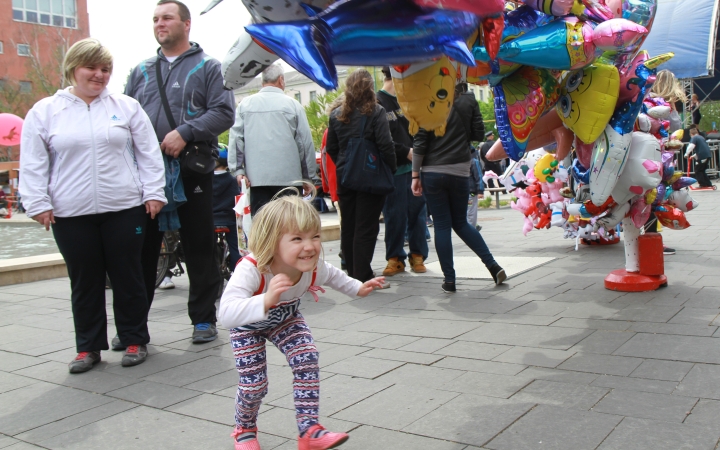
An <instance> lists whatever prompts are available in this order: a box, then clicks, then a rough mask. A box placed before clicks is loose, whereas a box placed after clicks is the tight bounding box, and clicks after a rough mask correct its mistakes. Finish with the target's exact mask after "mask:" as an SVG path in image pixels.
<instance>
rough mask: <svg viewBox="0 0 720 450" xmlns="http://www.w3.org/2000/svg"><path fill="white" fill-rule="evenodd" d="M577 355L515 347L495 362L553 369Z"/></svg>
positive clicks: (570, 351) (572, 352) (543, 349)
mask: <svg viewBox="0 0 720 450" xmlns="http://www.w3.org/2000/svg"><path fill="white" fill-rule="evenodd" d="M575 353H576V352H575V351H573V350H551V349H547V348H531V347H514V348H512V349H510V350H508V351H506V352H504V353H503V354H501V355H500V356H498V357H496V358H495V359H493V361H499V362H507V363H515V364H524V365H527V366H540V367H550V368H553V367H557V366H558V365H559V364H560V363H562V362H563V361H565V360H566V359H568V358H570V357H571V356H572V355H574V354H575Z"/></svg>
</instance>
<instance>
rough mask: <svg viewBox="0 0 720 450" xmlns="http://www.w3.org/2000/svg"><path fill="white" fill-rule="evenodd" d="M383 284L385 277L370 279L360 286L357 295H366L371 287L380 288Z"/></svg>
mask: <svg viewBox="0 0 720 450" xmlns="http://www.w3.org/2000/svg"><path fill="white" fill-rule="evenodd" d="M383 284H385V277H377V278H373V279H372V280H368V281H366V282H364V283H363V285H362V286H360V290H359V291H358V293H357V295H358V297H367V296H368V294H370V293H371V292H372V291H373V289H382V287H383Z"/></svg>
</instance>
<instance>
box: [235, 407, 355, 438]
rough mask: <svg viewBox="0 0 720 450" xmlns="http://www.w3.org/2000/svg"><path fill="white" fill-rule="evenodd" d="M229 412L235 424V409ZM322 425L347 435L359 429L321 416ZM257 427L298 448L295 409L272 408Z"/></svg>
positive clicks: (332, 418) (262, 414)
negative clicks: (292, 442) (288, 441)
mask: <svg viewBox="0 0 720 450" xmlns="http://www.w3.org/2000/svg"><path fill="white" fill-rule="evenodd" d="M229 412H230V414H229V416H228V417H229V418H230V420H231V421H232V422H234V421H235V416H234V414H235V409H234V408H231V409H230V411H229ZM320 423H321V424H322V426H324V427H325V428H327V429H328V430H330V431H341V432H345V433H347V432H349V431H350V430H353V429H355V428H357V427H358V424H357V423H353V422H349V421H347V420H339V419H337V418H334V417H327V416H324V415H321V416H320ZM257 426H258V430H259V431H260V435H263V434H265V432H264V431H263V430H269V431H268V432H269V433H271V434H273V435H275V436H278V437H282V438H285V439H290V440H292V441H295V448H297V438H298V428H297V421H296V419H295V408H293V409H285V408H272V409H269V410H267V411H265V412H261V413H260V415H259V416H258V421H257Z"/></svg>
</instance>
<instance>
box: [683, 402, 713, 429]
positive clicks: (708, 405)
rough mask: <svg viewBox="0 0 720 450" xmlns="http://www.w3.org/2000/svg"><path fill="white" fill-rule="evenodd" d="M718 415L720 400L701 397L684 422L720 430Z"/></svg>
mask: <svg viewBox="0 0 720 450" xmlns="http://www.w3.org/2000/svg"><path fill="white" fill-rule="evenodd" d="M718 417H720V402H718V401H716V400H705V399H702V398H701V399H700V401H699V402H698V403H697V404H696V405H695V407H694V408H693V410H692V412H691V414H690V415H689V416H687V419H685V422H684V423H686V424H689V425H696V426H702V427H704V428H706V429H709V430H713V431H715V432H720V421H718Z"/></svg>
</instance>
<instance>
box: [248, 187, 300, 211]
mask: <svg viewBox="0 0 720 450" xmlns="http://www.w3.org/2000/svg"><path fill="white" fill-rule="evenodd" d="M286 187H287V186H253V187H251V188H250V214H252V215H253V216H254V215H255V214H257V212H258V211H260V208H262V207H263V206H265V205H266V204H268V203H270V201H271V200H272V199H273V197H275V195H276V194H277V193H278V192H280V191H282V190H283V189H285V188H286ZM298 190H299V191H300V190H302V187H298ZM283 195H295V191H294V190H292V189H288V190H287V191H285V192H283Z"/></svg>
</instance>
